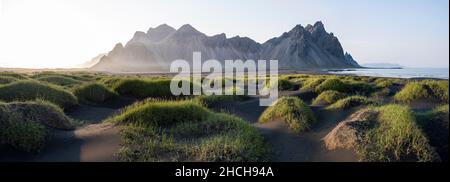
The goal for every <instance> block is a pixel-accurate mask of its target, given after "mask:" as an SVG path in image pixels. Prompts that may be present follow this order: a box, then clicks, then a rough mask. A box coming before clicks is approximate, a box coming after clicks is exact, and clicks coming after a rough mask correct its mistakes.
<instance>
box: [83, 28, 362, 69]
mask: <svg viewBox="0 0 450 182" xmlns="http://www.w3.org/2000/svg"><path fill="white" fill-rule="evenodd" d="M193 52H201V53H202V61H205V60H208V59H216V60H219V61H224V60H237V59H240V60H248V59H252V60H278V62H279V68H282V69H318V68H320V69H321V68H356V67H360V66H359V64H358V63H357V62H356V61H355V60H354V59H353V58H352V56H351V55H350V54H348V53H344V50H343V48H342V46H341V44H340V42H339V40H338V38H337V37H336V36H334V35H333V33H328V32H327V31H326V30H325V27H324V25H323V23H322V22H320V21H319V22H316V23H315V24H314V25H307V26H306V27H303V26H301V25H297V26H295V27H294V28H293V29H292V30H290V31H288V32H285V33H283V34H282V35H281V36H279V37H275V38H272V39H270V40H268V41H266V42H264V43H262V44H261V43H258V42H256V41H254V40H252V39H250V38H248V37H240V36H235V37H231V38H227V37H226V35H225V34H224V33H222V34H218V35H214V36H207V35H205V34H204V33H202V32H200V31H198V30H197V29H195V28H194V27H192V26H191V25H189V24H186V25H183V26H181V27H180V28H179V29H174V28H172V27H170V26H169V25H166V24H162V25H160V26H158V27H156V28H150V29H149V30H148V31H147V32H141V31H138V32H136V33H135V34H134V36H133V38H132V39H131V40H129V41H128V42H127V43H126V44H125V46H123V45H122V44H121V43H118V44H116V45H115V46H114V48H113V49H112V50H111V51H110V52H108V53H107V54H101V56H97V57H96V58H94V59H93V60H91V61H90V63H91V65H93V66H92V67H90V69H91V70H95V71H113V72H146V71H168V70H169V68H170V63H171V62H172V61H174V60H177V59H184V60H187V61H192V55H193ZM92 63H95V64H92Z"/></svg>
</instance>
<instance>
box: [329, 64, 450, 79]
mask: <svg viewBox="0 0 450 182" xmlns="http://www.w3.org/2000/svg"><path fill="white" fill-rule="evenodd" d="M328 73H330V74H338V75H339V74H344V75H346V74H349V75H356V76H376V77H389V78H435V79H447V80H448V79H449V68H418V67H406V68H357V69H343V70H332V71H328Z"/></svg>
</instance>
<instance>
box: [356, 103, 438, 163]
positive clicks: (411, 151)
mask: <svg viewBox="0 0 450 182" xmlns="http://www.w3.org/2000/svg"><path fill="white" fill-rule="evenodd" d="M376 110H378V111H379V114H378V119H377V120H378V122H377V124H376V126H374V127H373V128H372V129H370V130H369V131H368V132H367V133H366V134H365V136H364V139H363V141H364V145H363V147H362V148H361V150H360V151H359V153H360V154H361V156H362V160H364V161H422V162H427V161H435V160H437V159H438V158H437V156H436V155H435V152H434V151H433V149H432V148H431V146H430V145H429V143H428V139H427V138H426V136H425V135H424V134H423V133H422V131H421V129H420V128H419V126H418V125H417V123H416V118H415V116H414V114H413V112H412V111H411V110H410V108H409V107H407V106H401V105H386V106H382V107H378V108H376Z"/></svg>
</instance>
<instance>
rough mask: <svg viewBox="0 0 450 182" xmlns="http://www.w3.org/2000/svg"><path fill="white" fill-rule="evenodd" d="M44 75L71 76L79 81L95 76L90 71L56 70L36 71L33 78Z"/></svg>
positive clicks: (88, 79) (89, 79)
mask: <svg viewBox="0 0 450 182" xmlns="http://www.w3.org/2000/svg"><path fill="white" fill-rule="evenodd" d="M43 77H65V78H71V79H74V80H78V81H91V80H92V79H93V78H94V76H93V74H89V73H78V72H54V71H43V72H38V73H35V74H34V75H32V76H31V78H33V79H37V80H39V79H40V78H43Z"/></svg>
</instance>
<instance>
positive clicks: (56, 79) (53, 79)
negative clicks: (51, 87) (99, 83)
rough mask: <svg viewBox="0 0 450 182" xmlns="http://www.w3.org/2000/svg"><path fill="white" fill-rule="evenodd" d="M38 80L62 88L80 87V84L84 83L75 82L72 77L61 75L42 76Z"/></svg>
mask: <svg viewBox="0 0 450 182" xmlns="http://www.w3.org/2000/svg"><path fill="white" fill-rule="evenodd" d="M37 80H39V81H44V82H48V83H52V84H55V85H60V86H68V87H72V86H74V85H78V84H81V83H82V82H81V81H79V80H75V79H73V78H70V77H66V76H59V75H50V76H42V77H39V78H38V79H37Z"/></svg>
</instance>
